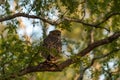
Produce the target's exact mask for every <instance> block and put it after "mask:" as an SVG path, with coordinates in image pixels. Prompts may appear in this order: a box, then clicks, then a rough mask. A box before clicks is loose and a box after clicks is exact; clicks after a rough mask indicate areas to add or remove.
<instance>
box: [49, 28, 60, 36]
mask: <svg viewBox="0 0 120 80" xmlns="http://www.w3.org/2000/svg"><path fill="white" fill-rule="evenodd" d="M49 35H51V36H54V37H61V31H59V30H53V31H50V33H49Z"/></svg>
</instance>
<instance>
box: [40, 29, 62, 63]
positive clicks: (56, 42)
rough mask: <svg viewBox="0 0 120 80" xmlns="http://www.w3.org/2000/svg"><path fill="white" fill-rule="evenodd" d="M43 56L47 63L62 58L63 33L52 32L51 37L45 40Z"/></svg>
mask: <svg viewBox="0 0 120 80" xmlns="http://www.w3.org/2000/svg"><path fill="white" fill-rule="evenodd" d="M43 47H44V48H43V49H44V50H43V51H44V52H43V53H42V56H43V57H44V58H45V59H46V60H47V61H55V60H57V59H58V58H59V57H60V53H61V51H62V43H61V31H59V30H53V31H50V33H49V35H48V36H47V37H46V38H45V39H44V40H43Z"/></svg>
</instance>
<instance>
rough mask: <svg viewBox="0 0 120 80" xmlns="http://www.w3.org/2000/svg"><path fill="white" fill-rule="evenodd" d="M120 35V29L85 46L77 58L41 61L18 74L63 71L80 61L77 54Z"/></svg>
mask: <svg viewBox="0 0 120 80" xmlns="http://www.w3.org/2000/svg"><path fill="white" fill-rule="evenodd" d="M119 37H120V31H119V32H116V33H114V34H113V35H111V36H110V37H108V38H105V39H102V40H99V41H96V42H94V43H91V44H90V45H89V46H88V47H87V48H85V49H83V50H82V51H81V52H79V53H78V54H77V55H76V58H71V59H68V60H66V61H64V62H62V63H60V64H57V65H56V64H49V63H46V62H43V63H40V64H39V65H37V66H29V67H27V68H25V69H23V70H21V71H20V72H19V74H18V75H17V76H22V75H25V74H27V73H31V72H41V71H42V72H43V71H52V72H55V71H62V70H63V69H64V68H66V67H68V66H69V65H71V64H73V63H76V62H77V61H78V60H77V56H81V57H83V56H85V55H86V54H88V53H89V52H90V51H92V50H93V49H95V48H96V47H99V46H101V45H104V44H108V43H111V42H112V41H114V40H116V39H118V38H119ZM11 77H13V78H14V77H15V75H14V74H13V75H12V76H11Z"/></svg>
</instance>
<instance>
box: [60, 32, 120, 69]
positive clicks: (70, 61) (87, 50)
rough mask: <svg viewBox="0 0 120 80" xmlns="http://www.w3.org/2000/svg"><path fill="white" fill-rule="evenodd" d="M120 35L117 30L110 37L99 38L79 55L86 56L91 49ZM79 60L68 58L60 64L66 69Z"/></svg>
mask: <svg viewBox="0 0 120 80" xmlns="http://www.w3.org/2000/svg"><path fill="white" fill-rule="evenodd" d="M119 37H120V31H119V32H116V33H114V34H113V35H111V36H110V37H108V38H105V39H102V40H99V41H96V42H94V43H92V44H90V45H89V46H88V47H87V48H85V49H83V50H82V51H81V52H79V53H78V54H77V55H76V57H77V56H81V57H83V56H85V55H86V54H87V53H89V52H90V51H92V50H93V49H95V48H96V47H99V46H102V45H104V44H108V43H111V42H112V41H114V40H116V39H117V38H119ZM76 61H77V59H68V60H66V61H65V62H63V63H61V64H60V65H59V66H60V67H61V68H62V69H64V68H65V67H67V66H69V65H71V64H73V63H75V62H76Z"/></svg>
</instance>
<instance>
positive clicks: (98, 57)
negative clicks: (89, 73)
mask: <svg viewBox="0 0 120 80" xmlns="http://www.w3.org/2000/svg"><path fill="white" fill-rule="evenodd" d="M117 51H120V49H115V50H112V51H111V52H109V53H107V54H105V55H102V56H97V57H95V58H93V59H92V61H91V63H90V64H89V65H88V66H87V67H85V68H84V69H83V70H82V71H81V72H80V77H79V79H78V80H83V76H84V73H85V71H86V70H87V69H88V68H90V67H91V66H92V65H93V64H94V62H95V61H96V60H98V59H101V58H105V57H107V56H109V55H110V54H112V53H114V52H117Z"/></svg>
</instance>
